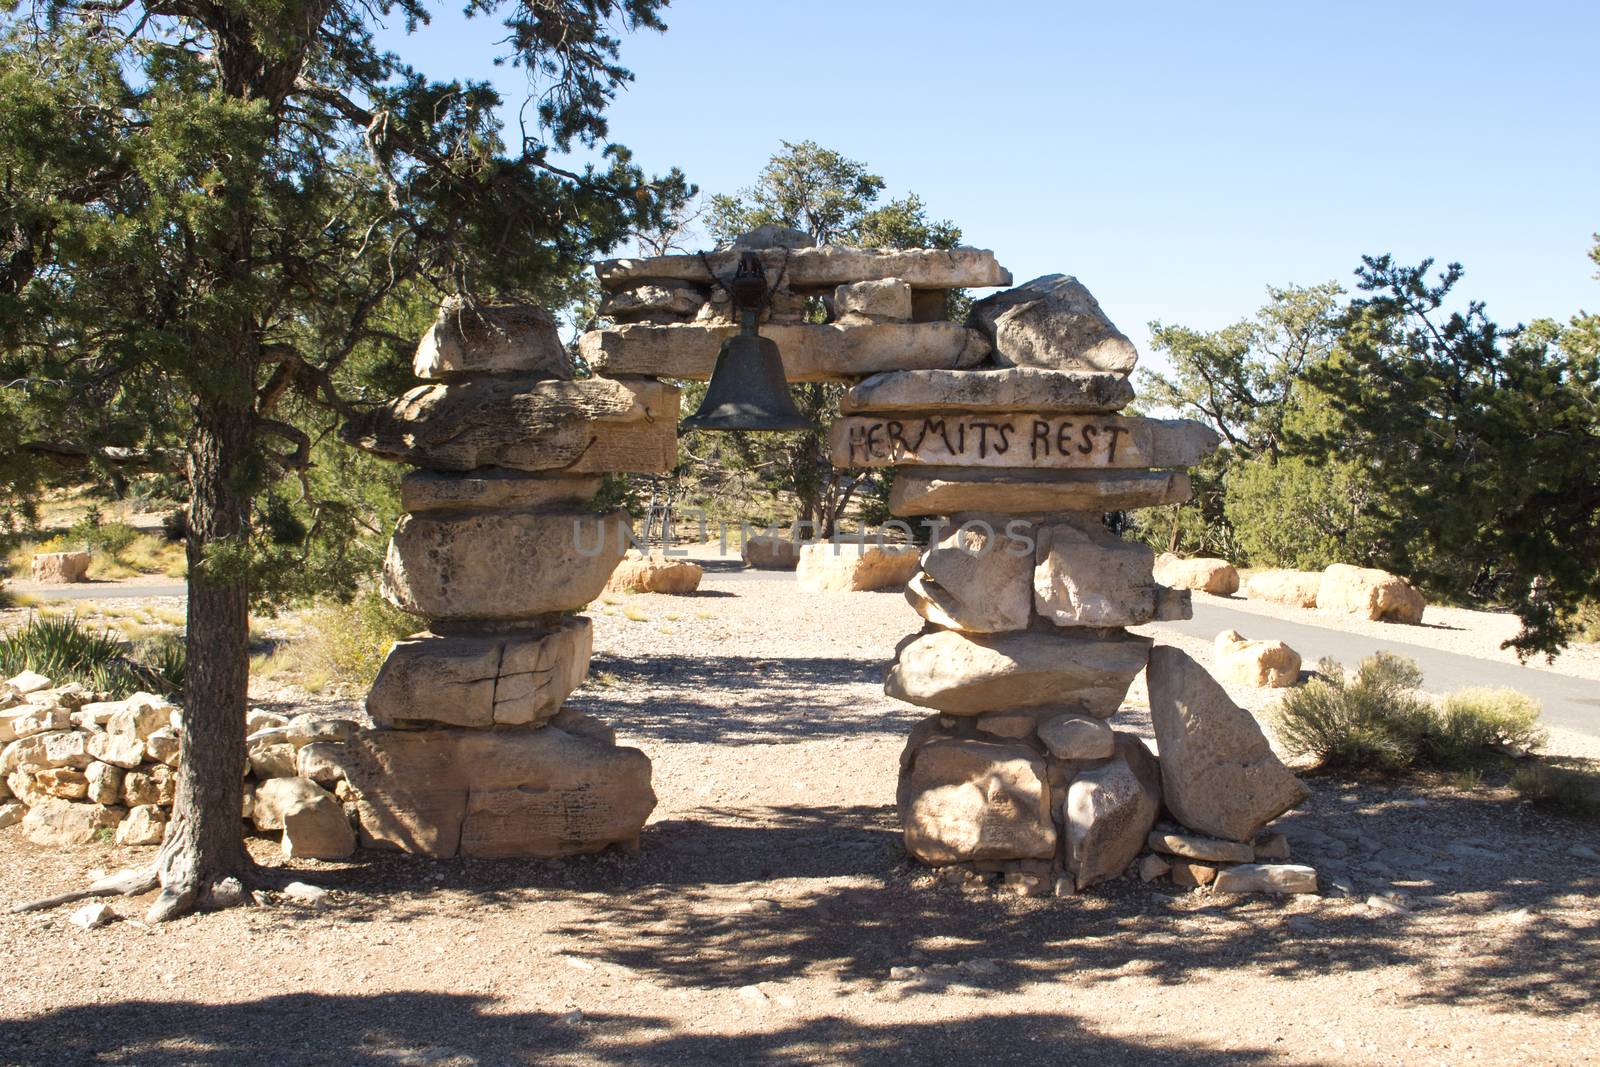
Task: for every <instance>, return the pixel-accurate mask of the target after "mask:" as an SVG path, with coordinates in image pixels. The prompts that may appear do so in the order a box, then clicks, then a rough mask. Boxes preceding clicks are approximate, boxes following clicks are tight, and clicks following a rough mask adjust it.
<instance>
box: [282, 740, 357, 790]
mask: <svg viewBox="0 0 1600 1067" xmlns="http://www.w3.org/2000/svg"><path fill="white" fill-rule="evenodd" d="M346 762H347V761H346V760H345V758H344V746H343V745H340V744H336V743H335V742H332V741H313V742H311V743H310V744H309V745H302V746H301V747H300V748H298V749H296V750H295V754H294V769H295V777H297V778H309V779H311V780H312V781H313V782H316V783H317V784H318V785H320V786H321V787H322V788H324V789H333V788H334V787H335V786H337V785H338V784H339V783H340V782H342V781H344V766H345V763H346Z"/></svg>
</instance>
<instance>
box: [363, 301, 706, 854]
mask: <svg viewBox="0 0 1600 1067" xmlns="http://www.w3.org/2000/svg"><path fill="white" fill-rule="evenodd" d="M414 369H415V371H416V374H417V376H418V377H419V378H422V379H424V380H426V381H427V383H428V384H425V385H421V386H418V387H417V388H415V389H413V390H411V391H410V392H408V393H406V394H405V395H404V396H403V397H401V398H400V399H398V400H397V401H395V402H394V403H393V404H390V405H388V406H387V407H385V408H382V409H380V410H378V411H375V412H372V413H370V414H368V415H366V416H364V417H361V418H358V419H356V420H354V421H352V422H351V423H350V424H349V425H348V426H347V427H346V428H345V435H344V436H345V438H346V439H347V440H348V441H350V442H351V443H354V444H356V445H358V446H360V447H362V448H364V449H366V450H368V451H370V452H372V453H374V454H376V455H378V456H381V457H383V458H386V459H391V460H396V461H399V462H403V463H408V464H411V465H413V466H415V467H417V468H418V469H417V470H416V471H414V472H412V473H410V474H408V475H407V476H406V477H405V479H404V481H403V482H402V485H401V499H402V503H403V505H404V507H405V511H406V514H405V515H404V516H403V517H402V518H401V520H400V522H399V525H398V526H397V527H396V529H395V532H394V536H393V538H392V540H391V541H390V544H389V551H388V555H387V558H386V559H385V562H384V573H383V593H384V595H385V596H386V597H387V598H388V599H389V600H390V601H391V602H393V603H394V604H396V605H397V606H399V607H401V608H403V609H405V610H406V611H409V612H413V613H415V614H417V615H419V616H421V617H422V618H423V619H425V620H426V622H427V629H426V630H425V631H423V632H421V633H418V634H416V635H415V636H413V637H411V638H409V639H407V640H405V641H402V642H400V643H399V644H398V645H396V646H395V648H394V651H393V652H392V653H391V654H390V655H389V657H388V659H387V660H386V661H385V663H384V665H383V668H382V670H381V671H380V673H379V675H378V678H377V681H376V682H375V683H374V685H373V688H372V691H371V693H370V694H369V695H368V698H367V710H368V712H369V714H370V715H371V717H372V720H373V722H374V724H375V728H373V729H370V730H366V731H363V732H362V733H361V734H360V735H359V737H358V738H357V740H356V741H355V742H354V743H353V744H351V745H350V746H349V752H348V755H347V757H346V759H347V763H348V765H347V766H346V767H345V768H344V770H345V773H346V776H347V778H348V779H349V781H350V784H351V787H352V789H353V791H354V793H355V795H356V798H357V807H358V813H359V817H360V823H361V837H362V841H363V843H364V844H366V845H369V846H377V847H390V848H397V849H401V850H403V851H406V852H412V853H417V854H421V855H426V856H431V857H448V856H456V855H462V856H475V857H508V856H560V855H568V854H573V853H579V852H590V851H595V850H598V849H601V848H605V847H607V846H608V845H621V846H624V847H627V846H631V845H633V844H635V843H636V840H637V837H638V834H639V830H640V828H641V827H642V826H643V825H644V821H645V819H646V818H647V817H648V816H649V814H650V812H651V810H652V809H653V808H654V806H655V795H654V793H653V792H652V791H651V787H650V761H649V759H648V758H647V757H646V756H645V755H644V754H643V753H642V752H640V751H639V750H637V749H633V748H621V747H618V746H617V745H616V744H615V742H614V739H613V734H612V731H611V729H610V727H608V726H607V725H606V724H604V723H602V722H600V721H598V720H596V719H593V718H591V717H589V716H585V715H582V714H579V713H577V712H575V711H572V710H570V709H565V708H564V707H563V703H564V701H565V700H566V698H567V696H568V695H569V694H570V693H571V692H572V690H573V689H574V688H576V687H577V685H578V684H579V683H580V682H581V681H582V680H583V678H584V676H585V674H586V672H587V670H588V666H589V657H590V652H591V649H592V645H593V638H592V631H591V625H590V622H589V620H588V619H587V618H585V617H583V616H582V615H577V614H573V613H574V612H576V611H578V610H579V609H582V608H583V607H584V606H585V605H587V604H588V603H589V602H590V601H592V600H594V599H595V598H596V597H597V596H598V595H599V594H600V592H601V590H602V589H603V588H604V587H605V584H606V580H607V579H608V578H609V577H610V575H611V572H612V571H613V570H614V569H615V567H616V565H617V563H618V562H619V561H620V560H621V559H622V557H623V553H624V552H625V551H626V550H627V546H628V540H629V533H630V531H631V528H630V523H629V519H628V516H627V515H626V514H625V513H622V512H616V513H611V514H602V513H597V512H596V510H595V509H594V508H593V507H592V505H591V501H592V500H593V498H594V496H595V493H596V491H597V490H598V489H599V487H600V480H601V479H600V476H601V475H603V474H605V473H608V472H638V473H662V472H665V471H667V470H670V469H671V468H672V466H673V463H674V461H675V457H676V451H677V438H676V426H677V419H678V391H677V390H676V389H675V388H673V387H672V386H670V385H666V384H664V383H662V382H659V381H655V380H653V379H650V378H642V377H640V378H632V379H629V380H627V381H616V380H607V379H588V380H582V381H579V380H574V377H575V368H574V365H573V361H572V358H571V356H570V355H569V354H568V352H567V351H566V349H565V347H564V346H563V345H562V344H561V342H560V339H559V337H558V336H557V334H556V329H555V324H554V322H553V321H552V319H551V318H550V316H549V315H548V314H547V313H546V312H544V311H542V310H540V309H538V308H533V307H528V306H522V305H484V304H467V303H464V302H462V301H459V300H453V301H450V302H447V303H446V305H445V306H444V307H443V308H442V309H441V311H440V314H439V318H438V321H437V322H435V324H434V325H433V327H432V328H431V329H430V330H429V332H428V334H427V336H426V337H424V339H423V341H422V344H421V345H420V347H419V348H418V351H417V356H416V360H415V365H414Z"/></svg>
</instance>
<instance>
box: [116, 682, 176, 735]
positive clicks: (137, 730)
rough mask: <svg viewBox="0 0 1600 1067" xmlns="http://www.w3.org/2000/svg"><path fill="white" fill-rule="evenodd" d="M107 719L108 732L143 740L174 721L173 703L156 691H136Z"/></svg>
mask: <svg viewBox="0 0 1600 1067" xmlns="http://www.w3.org/2000/svg"><path fill="white" fill-rule="evenodd" d="M120 703H121V707H119V708H118V709H117V710H116V711H114V712H113V713H112V714H111V716H110V718H108V719H107V720H106V732H107V733H109V734H113V735H116V736H121V737H131V738H134V739H136V740H138V741H143V740H144V739H145V738H147V737H149V736H150V735H151V734H153V733H155V732H156V731H157V730H160V729H162V728H163V727H166V726H168V725H169V724H170V723H171V721H172V711H173V708H172V705H171V704H169V703H167V702H166V701H165V700H163V699H162V698H161V697H159V696H157V695H155V694H154V693H135V694H134V695H133V696H131V697H129V698H128V699H126V700H124V701H121V702H120Z"/></svg>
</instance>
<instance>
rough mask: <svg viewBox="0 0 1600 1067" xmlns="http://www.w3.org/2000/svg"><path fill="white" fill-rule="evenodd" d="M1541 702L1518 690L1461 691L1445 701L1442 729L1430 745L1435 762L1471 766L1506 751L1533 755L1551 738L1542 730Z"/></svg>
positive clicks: (1439, 729) (1428, 740) (1442, 712)
mask: <svg viewBox="0 0 1600 1067" xmlns="http://www.w3.org/2000/svg"><path fill="white" fill-rule="evenodd" d="M1539 711H1540V708H1539V702H1538V701H1537V700H1534V699H1533V698H1532V697H1530V696H1528V695H1526V694H1524V693H1519V692H1517V691H1516V690H1515V689H1490V688H1478V689H1461V690H1458V691H1456V692H1454V693H1451V694H1450V695H1449V696H1447V697H1445V698H1444V704H1443V705H1442V706H1441V707H1440V709H1439V720H1440V722H1439V727H1438V729H1437V731H1435V732H1434V733H1432V734H1430V736H1429V737H1428V738H1427V744H1428V745H1429V746H1430V747H1431V748H1432V749H1434V751H1433V752H1432V753H1431V760H1432V761H1433V762H1435V763H1438V764H1440V765H1444V766H1452V767H1460V766H1465V765H1470V764H1471V763H1472V762H1473V761H1474V760H1477V761H1480V762H1481V761H1482V760H1483V759H1485V758H1486V755H1487V754H1490V753H1495V752H1497V751H1499V750H1502V749H1506V748H1513V749H1522V750H1524V751H1528V752H1531V751H1533V750H1535V749H1537V748H1541V747H1542V746H1543V745H1544V742H1545V739H1546V737H1547V735H1546V733H1545V731H1544V730H1543V729H1542V728H1540V726H1539Z"/></svg>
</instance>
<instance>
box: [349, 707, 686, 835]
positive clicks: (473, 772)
mask: <svg viewBox="0 0 1600 1067" xmlns="http://www.w3.org/2000/svg"><path fill="white" fill-rule="evenodd" d="M349 747H350V750H351V751H350V758H351V761H350V765H349V766H347V767H346V774H347V776H348V778H349V781H350V783H351V786H352V787H353V789H354V791H355V793H356V795H357V797H358V800H357V807H358V810H359V813H360V820H361V835H362V840H363V842H364V843H369V844H372V845H375V846H378V847H387V848H396V849H400V850H403V851H405V852H411V853H416V854H420V855H425V856H431V857H435V858H445V857H449V856H455V855H462V856H468V857H476V858H485V859H490V858H509V857H552V856H570V855H574V854H577V853H582V852H596V851H599V850H600V849H603V848H606V847H607V846H610V845H631V844H633V843H634V842H635V841H636V840H637V838H638V835H639V830H640V828H641V827H643V825H644V822H645V819H646V818H648V817H649V815H650V812H651V810H652V809H653V808H654V807H655V794H654V792H652V791H651V788H650V760H649V759H648V758H647V757H646V756H645V754H644V753H642V752H640V751H639V750H638V749H635V748H618V747H614V746H612V745H608V744H605V743H602V742H599V741H596V740H592V739H590V738H586V737H579V736H576V735H574V734H570V733H567V732H566V731H565V730H562V729H560V728H559V727H557V726H553V725H552V726H547V727H545V728H543V729H539V730H527V729H493V730H453V729H439V730H418V731H400V730H369V731H367V732H365V733H364V734H362V736H361V739H360V740H359V741H358V742H357V743H356V744H354V745H352V746H349Z"/></svg>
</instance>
